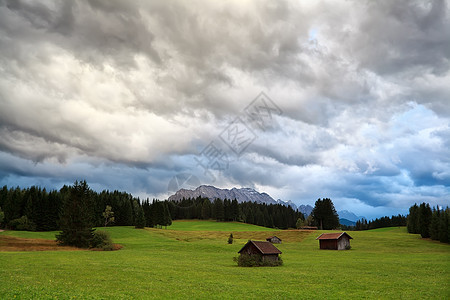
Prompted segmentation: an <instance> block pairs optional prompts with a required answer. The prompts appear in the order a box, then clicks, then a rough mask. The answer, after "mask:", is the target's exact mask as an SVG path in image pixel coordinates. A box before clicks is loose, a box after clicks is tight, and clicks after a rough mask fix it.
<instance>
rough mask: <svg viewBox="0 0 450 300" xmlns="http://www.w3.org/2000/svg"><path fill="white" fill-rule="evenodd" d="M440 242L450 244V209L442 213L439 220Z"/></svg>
mask: <svg viewBox="0 0 450 300" xmlns="http://www.w3.org/2000/svg"><path fill="white" fill-rule="evenodd" d="M439 241H440V242H441V243H449V242H450V208H448V207H447V208H446V209H445V210H443V211H442V212H441V216H440V220H439Z"/></svg>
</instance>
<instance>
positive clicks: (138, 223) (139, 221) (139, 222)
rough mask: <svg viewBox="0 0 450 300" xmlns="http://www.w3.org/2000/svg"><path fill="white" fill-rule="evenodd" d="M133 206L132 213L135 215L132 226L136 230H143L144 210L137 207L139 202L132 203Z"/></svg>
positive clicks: (139, 206)
mask: <svg viewBox="0 0 450 300" xmlns="http://www.w3.org/2000/svg"><path fill="white" fill-rule="evenodd" d="M133 206H134V212H135V214H136V218H135V224H134V226H135V227H136V228H144V227H145V216H144V210H143V209H142V206H141V205H139V202H138V201H137V200H134V201H133Z"/></svg>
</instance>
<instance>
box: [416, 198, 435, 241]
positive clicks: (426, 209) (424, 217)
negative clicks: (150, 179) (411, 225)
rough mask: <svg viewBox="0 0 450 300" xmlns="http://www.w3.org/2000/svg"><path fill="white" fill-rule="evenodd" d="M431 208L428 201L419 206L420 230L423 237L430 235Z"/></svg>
mask: <svg viewBox="0 0 450 300" xmlns="http://www.w3.org/2000/svg"><path fill="white" fill-rule="evenodd" d="M431 215H432V212H431V208H430V205H429V204H428V203H425V202H424V203H422V204H420V206H419V230H420V235H421V236H422V238H429V237H430V223H431Z"/></svg>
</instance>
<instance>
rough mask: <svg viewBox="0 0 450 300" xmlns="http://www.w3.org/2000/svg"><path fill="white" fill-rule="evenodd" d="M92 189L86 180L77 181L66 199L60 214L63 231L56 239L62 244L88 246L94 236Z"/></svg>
mask: <svg viewBox="0 0 450 300" xmlns="http://www.w3.org/2000/svg"><path fill="white" fill-rule="evenodd" d="M91 197H92V191H91V189H90V188H89V186H88V185H87V183H86V181H81V182H78V181H75V184H74V185H73V186H72V187H70V189H69V195H68V197H67V198H66V199H64V203H63V207H62V212H61V216H60V221H59V222H60V229H61V232H60V234H58V235H57V236H56V239H57V241H58V243H59V244H61V245H69V246H75V247H80V248H88V247H89V246H90V242H91V240H92V237H93V232H94V230H95V229H93V228H92V227H93V225H92V219H93V218H92V213H91Z"/></svg>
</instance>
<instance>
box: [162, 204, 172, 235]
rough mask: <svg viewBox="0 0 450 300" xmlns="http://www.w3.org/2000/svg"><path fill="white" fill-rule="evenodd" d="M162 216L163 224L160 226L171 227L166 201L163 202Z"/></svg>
mask: <svg viewBox="0 0 450 300" xmlns="http://www.w3.org/2000/svg"><path fill="white" fill-rule="evenodd" d="M163 208H164V211H163V214H164V218H163V224H161V225H162V226H164V227H166V229H167V226H170V225H172V218H171V217H170V211H169V205H168V203H167V201H164V202H163Z"/></svg>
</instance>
